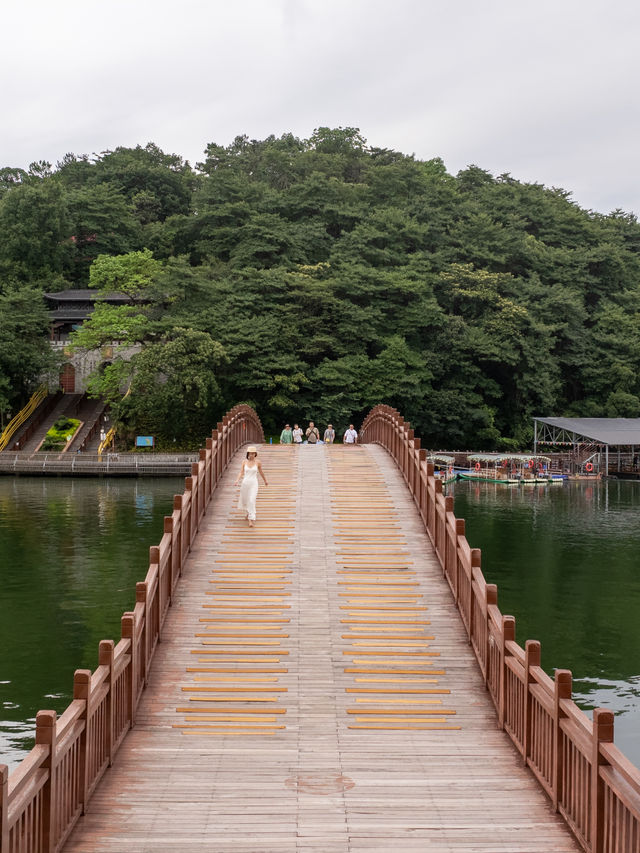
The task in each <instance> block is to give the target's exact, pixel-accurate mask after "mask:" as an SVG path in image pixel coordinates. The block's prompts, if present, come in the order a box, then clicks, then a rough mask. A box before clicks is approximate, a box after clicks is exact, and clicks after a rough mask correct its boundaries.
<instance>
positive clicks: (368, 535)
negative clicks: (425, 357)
mask: <svg viewBox="0 0 640 853" xmlns="http://www.w3.org/2000/svg"><path fill="white" fill-rule="evenodd" d="M261 458H262V461H263V465H264V468H265V471H266V473H267V477H268V479H269V480H270V484H269V488H268V489H267V488H264V487H261V489H260V496H259V503H258V522H257V525H256V527H255V528H254V529H253V530H250V529H249V528H248V527H247V526H246V522H245V521H244V520H243V519H242V518H241V517H240V515H239V513H238V512H237V510H236V491H235V490H234V488H233V486H232V483H233V480H234V479H235V476H236V470H237V465H239V461H238V462H237V463H236V461H235V460H234V463H233V465H232V469H231V471H229V472H227V474H226V475H225V478H224V479H223V481H222V483H221V485H220V487H219V489H218V490H217V492H216V493H215V495H214V498H213V500H212V503H211V505H210V507H209V510H208V513H207V516H206V517H205V521H204V524H203V526H202V528H201V531H200V533H199V535H198V537H197V539H196V543H195V548H194V549H193V551H192V554H191V557H190V559H189V561H188V563H187V567H186V571H185V575H184V577H183V579H182V581H181V582H180V584H179V586H178V593H177V598H176V599H175V600H174V604H173V607H172V609H171V612H170V614H169V617H168V619H167V622H166V624H165V630H164V636H163V642H162V644H161V646H160V647H159V649H158V651H157V653H156V657H155V659H154V664H153V669H152V673H151V677H150V683H149V686H148V688H147V690H146V692H145V695H144V698H143V700H142V702H141V705H140V708H139V715H138V721H137V724H136V727H135V728H134V729H133V730H132V731H131V732H130V734H129V735H128V736H127V738H126V740H125V743H124V744H123V746H122V748H121V749H120V751H119V752H118V754H117V757H116V760H115V763H114V766H113V768H112V769H111V770H110V771H109V773H107V775H106V777H105V778H104V780H103V782H102V783H101V785H100V787H99V789H98V791H97V792H96V794H95V795H94V797H93V799H92V800H91V804H90V810H89V813H88V814H87V815H86V816H85V817H84V818H83V819H82V820H81V821H80V823H79V824H78V826H77V828H76V829H75V830H74V832H73V834H72V836H71V838H70V840H69V842H68V844H67V846H66V847H65V850H66V851H78V853H80V851H81V852H82V853H87V851H92V853H99V851H110V853H115V851H122V853H124V851H127V853H129V851H136V853H145V851H149V853H151V851H153V853H157V851H207V853H216V851H220V853H222V851H224V853H231V851H251V853H256V851H278V853H289V851H323V853H333V851H341V852H342V851H383V850H384V851H388V850H397V851H403V853H404V851H411V850H425V849H428V850H429V851H435V852H436V853H438V852H439V851H486V853H488V851H491V853H498V851H509V853H517V851H523V853H524V851H527V853H535V851H556V853H557V851H576V850H577V849H578V847H577V845H576V844H575V842H574V841H573V840H572V838H571V836H570V833H569V831H568V830H567V829H566V827H565V825H564V824H563V822H562V821H561V820H560V819H559V818H558V817H557V816H556V815H555V814H554V813H553V812H552V809H551V807H550V804H549V801H548V799H547V798H546V797H545V796H544V794H543V793H542V792H541V790H540V789H539V788H538V786H537V784H536V782H535V781H534V779H533V776H532V775H531V774H530V773H529V771H527V770H526V769H524V767H523V766H522V762H521V759H520V757H519V756H518V754H517V753H516V751H515V749H514V748H513V746H512V745H511V743H510V741H509V740H508V738H507V737H506V736H505V735H504V734H503V733H501V732H500V731H498V729H497V727H496V722H495V715H494V712H493V709H492V706H491V704H490V700H489V698H488V694H487V693H486V692H485V689H484V686H483V683H482V681H481V679H480V676H479V674H478V672H477V670H476V664H475V661H474V659H473V656H472V653H471V651H470V650H469V646H468V645H467V642H466V637H465V635H464V632H463V629H462V627H461V624H460V622H459V617H458V615H457V611H456V609H455V606H454V604H453V603H452V600H451V596H450V593H449V590H448V587H447V586H446V584H445V582H444V581H443V580H442V576H441V572H440V569H439V567H438V566H437V563H436V560H435V557H434V556H433V554H432V551H431V546H430V544H429V542H428V539H427V537H426V536H425V534H424V532H423V527H422V524H421V522H420V519H419V517H418V515H417V513H416V511H415V509H414V507H413V503H412V501H411V498H410V495H409V492H408V490H407V489H406V487H405V486H404V483H403V482H402V479H401V477H400V475H399V474H398V472H397V470H396V468H395V466H394V465H393V463H392V461H391V460H390V459H389V458H388V457H387V455H386V454H385V453H384V451H382V450H380V449H379V448H377V447H372V446H367V447H363V448H347V447H332V448H328V447H320V446H318V447H308V446H304V447H301V448H295V447H264V448H263V449H262V450H261Z"/></svg>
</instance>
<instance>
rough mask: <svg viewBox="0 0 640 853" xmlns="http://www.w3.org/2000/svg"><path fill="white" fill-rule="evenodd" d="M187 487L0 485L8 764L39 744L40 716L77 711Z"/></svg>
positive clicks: (155, 482)
mask: <svg viewBox="0 0 640 853" xmlns="http://www.w3.org/2000/svg"><path fill="white" fill-rule="evenodd" d="M183 489H184V479H182V478H161V479H160V478H158V479H152V478H149V479H139V480H136V479H93V478H91V479H84V478H82V479H77V480H73V479H71V478H67V477H61V478H51V477H19V478H15V479H14V478H11V477H0V762H2V763H5V764H9V765H15V764H16V763H17V762H18V761H20V760H21V759H22V758H23V757H24V755H25V753H26V751H27V750H28V749H30V748H31V746H32V744H33V733H34V728H35V715H36V713H37V711H39V710H40V709H42V708H51V709H53V710H55V711H57V712H58V713H60V712H61V711H63V710H64V709H65V708H66V706H67V705H68V704H69V701H70V700H71V698H72V694H73V673H74V670H76V669H92V670H93V669H95V667H96V665H97V658H98V643H99V642H100V640H103V639H118V638H119V637H120V617H121V615H122V613H123V612H124V611H125V610H131V609H132V608H133V605H134V603H135V584H136V581H139V580H143V579H144V576H145V574H146V572H147V568H148V558H149V546H150V545H154V544H157V543H158V542H159V541H160V538H161V536H162V529H163V517H164V516H165V515H169V514H170V513H171V509H172V502H173V495H174V494H177V493H182V491H183Z"/></svg>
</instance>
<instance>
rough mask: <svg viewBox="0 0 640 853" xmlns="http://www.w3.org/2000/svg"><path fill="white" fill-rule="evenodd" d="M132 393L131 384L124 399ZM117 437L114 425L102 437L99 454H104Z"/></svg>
mask: <svg viewBox="0 0 640 853" xmlns="http://www.w3.org/2000/svg"><path fill="white" fill-rule="evenodd" d="M130 393H131V385H129V387H128V388H127V390H126V392H125V394H124V396H123V398H122V399H123V400H126V399H127V397H128V396H129V394H130ZM115 437H116V428H115V427H114V426H112V427H111V429H110V430H109V431H108V432H107V434H106V435H105V437H104V438H103V439H102V441H101V442H100V444H99V445H98V456H102V454H103V453H104V451H105V450H106V449H107V447H109V445H111V444H113V440H114V439H115Z"/></svg>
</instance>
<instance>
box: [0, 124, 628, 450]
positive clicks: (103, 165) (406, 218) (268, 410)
mask: <svg viewBox="0 0 640 853" xmlns="http://www.w3.org/2000/svg"><path fill="white" fill-rule="evenodd" d="M0 234H1V236H2V239H1V240H0V296H1V298H2V299H3V300H5V303H6V304H7V305H14V307H13V308H11V307H10V308H8V309H7V310H10V311H12V312H13V313H14V315H15V316H16V317H17V316H18V315H20V316H23V313H21V312H24V310H25V308H24V306H25V304H28V305H30V306H31V314H32V317H31V321H30V325H28V326H26V325H25V324H24V323H23V324H22V325H19V324H18V325H16V324H15V323H14V324H13V325H11V324H8V325H6V326H5V327H3V331H2V340H1V341H0V391H1V393H2V395H3V400H4V401H5V403H6V405H9V404H12V405H13V404H15V403H16V401H17V399H18V398H19V397H21V396H22V397H24V395H25V394H26V393H27V391H28V390H29V389H30V387H32V385H33V383H34V382H35V381H36V379H37V375H36V374H37V372H38V370H41V369H42V365H41V364H40V362H39V361H38V358H39V356H37V353H39V352H40V351H41V349H42V348H41V347H40V344H36V343H35V342H36V340H41V338H42V332H43V327H42V322H41V319H39V318H41V314H42V311H41V306H40V301H39V300H40V298H39V294H40V293H41V291H42V290H43V289H46V290H57V289H63V288H66V287H86V286H91V287H95V288H97V289H99V290H102V291H105V292H107V291H113V290H119V291H122V292H125V293H127V294H128V295H129V297H130V300H131V302H130V304H127V305H121V306H118V307H110V306H106V305H101V306H100V307H99V309H98V310H96V312H95V314H94V315H93V317H92V319H91V321H90V322H89V323H87V324H85V328H84V329H83V330H82V331H81V333H80V335H79V336H78V339H77V342H76V343H77V345H78V346H90V345H95V346H98V345H103V344H105V343H107V342H112V341H114V340H118V341H120V342H121V343H122V346H123V347H124V346H125V345H126V346H127V347H129V348H130V347H132V346H133V347H134V348H135V351H136V355H135V356H134V358H133V359H132V360H130V361H128V362H127V363H126V364H125V358H124V352H125V350H124V349H122V351H121V357H120V358H118V356H117V354H116V357H115V358H114V361H113V362H112V364H111V366H110V367H109V368H108V369H107V370H104V371H102V373H101V374H100V375H98V376H96V378H95V382H94V388H95V390H96V392H100V393H104V394H105V395H106V396H107V398H108V399H109V400H110V401H111V403H112V405H113V406H114V411H115V412H116V415H117V417H118V418H120V420H121V421H122V423H123V424H126V425H128V426H129V427H130V428H131V429H132V430H133V429H142V427H143V426H144V427H145V428H146V429H147V430H151V429H153V430H154V431H156V432H157V434H158V435H159V436H160V437H162V438H164V439H166V440H168V441H170V440H172V439H173V438H175V437H176V432H177V433H178V434H179V435H180V436H181V437H186V438H189V439H191V438H193V439H194V440H195V439H196V438H202V436H203V435H204V434H205V433H206V432H207V430H208V429H209V428H210V427H211V426H212V425H213V424H214V423H215V422H216V420H218V419H219V415H220V413H221V412H222V411H224V410H225V409H226V408H228V407H230V406H231V405H233V404H235V403H237V402H246V403H249V404H251V405H254V406H255V407H256V409H257V410H258V412H259V414H260V416H261V417H262V418H263V421H264V423H265V427H266V428H267V430H269V431H274V432H275V431H276V430H277V431H279V428H280V425H281V423H282V422H283V421H285V420H289V421H292V420H299V421H303V420H305V419H307V418H313V419H314V420H315V421H316V422H319V423H323V422H325V421H332V422H333V423H334V424H336V425H339V426H342V425H346V424H347V423H348V422H349V421H350V420H353V421H356V422H357V421H358V420H359V419H360V418H361V417H362V416H363V415H364V414H365V413H366V411H367V410H368V409H369V408H370V407H371V406H372V405H374V404H376V403H379V402H386V403H389V404H390V405H392V406H396V407H397V408H398V409H399V410H400V411H401V412H402V413H403V415H404V416H405V417H406V418H407V419H408V420H410V421H411V423H412V424H413V425H414V426H415V427H416V429H417V430H418V431H419V433H420V434H421V435H422V436H423V438H424V441H425V444H427V445H430V446H439V447H443V448H444V447H446V448H455V447H473V448H476V449H483V448H501V447H512V446H517V445H520V446H524V445H525V444H526V443H527V442H528V441H529V439H530V433H531V417H532V416H533V415H569V416H570V415H575V416H579V415H582V416H608V415H619V416H622V415H633V416H636V415H637V414H638V413H639V412H640V226H639V225H638V223H637V221H636V218H635V216H633V215H632V214H628V213H624V212H622V211H620V210H617V211H614V212H612V213H611V214H609V215H603V214H601V213H597V212H594V211H588V210H584V209H581V208H580V207H579V206H578V205H577V204H576V203H575V202H573V201H572V199H571V196H570V194H569V193H567V192H565V191H564V190H559V189H555V188H551V189H549V188H546V187H544V186H542V185H540V184H531V183H523V182H520V181H518V180H516V179H515V178H513V177H512V176H511V175H508V174H504V175H499V176H494V175H492V174H490V173H489V172H487V171H485V170H483V169H481V168H479V167H478V166H469V167H468V168H467V169H464V170H462V171H461V172H459V173H458V174H457V175H451V174H449V173H448V172H447V170H446V168H445V166H444V164H443V163H442V161H441V160H440V159H438V158H435V159H433V160H429V161H421V160H417V159H416V158H415V157H413V156H408V155H405V154H402V153H399V152H396V151H391V150H387V149H380V148H374V147H371V146H369V145H368V144H367V141H366V139H365V138H364V137H363V135H362V134H361V133H360V131H359V130H358V129H357V128H349V127H347V128H324V127H322V128H318V129H317V130H316V131H315V132H314V133H313V135H312V136H311V137H310V138H309V139H298V138H297V137H295V136H293V135H291V134H285V135H283V136H281V137H279V138H276V137H274V136H270V137H268V138H267V139H264V140H252V139H249V138H248V137H247V136H238V137H236V139H235V140H234V141H233V142H232V143H231V144H230V145H227V146H222V145H218V144H215V143H210V144H209V145H207V146H206V149H205V151H204V157H203V160H202V162H201V163H198V164H196V165H195V166H194V167H192V166H191V165H190V164H189V163H187V162H185V161H183V160H182V158H181V157H179V156H177V155H173V154H165V153H164V152H162V151H161V150H160V149H159V148H158V147H157V146H156V145H153V144H149V145H146V146H144V147H141V146H138V147H137V148H133V149H131V148H117V149H116V150H115V151H106V152H102V153H101V154H99V155H94V156H92V157H91V158H89V157H87V156H76V155H73V154H68V155H66V156H65V157H64V158H63V159H62V160H61V161H60V162H59V163H57V164H56V166H55V167H52V166H50V164H48V163H45V162H40V163H34V164H32V166H31V167H30V168H29V170H27V171H24V170H20V169H15V168H12V167H10V166H7V167H6V168H3V169H0ZM18 296H19V305H18V303H17V302H16V300H18ZM15 306H17V307H15ZM2 310H3V318H4V312H5V308H4V307H3V308H2ZM3 322H4V319H3ZM12 322H13V321H12ZM17 337H21V339H22V341H21V342H22V343H23V344H24V345H25V346H26V345H27V341H30V342H31V345H33V347H34V349H33V351H32V352H30V353H29V354H28V355H25V357H20V358H9V357H8V356H7V355H5V356H4V357H3V355H2V353H3V352H5V353H8V354H9V355H12V354H13V352H12V345H11V340H14V339H17ZM38 347H40V349H39V348H38ZM16 352H17V350H16ZM128 352H129V353H130V349H129V350H128ZM127 358H128V356H127ZM129 386H131V394H130V395H129V396H128V397H127V398H126V400H125V401H122V399H121V398H122V391H123V389H125V388H126V387H129Z"/></svg>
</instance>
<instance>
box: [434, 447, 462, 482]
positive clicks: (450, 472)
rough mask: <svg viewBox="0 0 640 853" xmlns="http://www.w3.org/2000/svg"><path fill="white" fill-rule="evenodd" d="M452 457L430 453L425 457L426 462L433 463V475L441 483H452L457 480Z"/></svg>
mask: <svg viewBox="0 0 640 853" xmlns="http://www.w3.org/2000/svg"><path fill="white" fill-rule="evenodd" d="M455 461H456V460H455V458H454V457H453V456H447V454H446V453H431V454H430V455H429V456H427V462H432V463H433V475H434V477H438V478H439V479H440V480H442V482H443V483H452V482H453V481H454V480H457V479H458V475H457V474H456V472H455V468H454V463H455Z"/></svg>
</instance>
